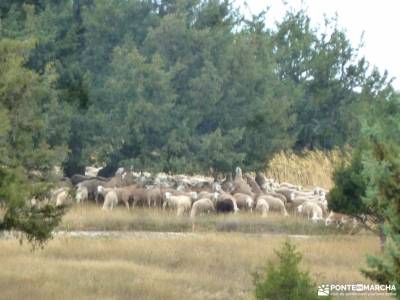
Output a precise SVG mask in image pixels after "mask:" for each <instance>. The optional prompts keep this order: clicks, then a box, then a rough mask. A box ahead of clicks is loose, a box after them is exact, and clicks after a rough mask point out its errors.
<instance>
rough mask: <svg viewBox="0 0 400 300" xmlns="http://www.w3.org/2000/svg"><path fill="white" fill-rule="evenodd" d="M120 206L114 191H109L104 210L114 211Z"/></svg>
mask: <svg viewBox="0 0 400 300" xmlns="http://www.w3.org/2000/svg"><path fill="white" fill-rule="evenodd" d="M117 204H118V195H117V192H116V191H115V190H114V189H111V190H110V191H108V192H107V193H106V195H105V198H104V203H103V208H102V209H103V210H112V209H113V207H114V206H116V205H117Z"/></svg>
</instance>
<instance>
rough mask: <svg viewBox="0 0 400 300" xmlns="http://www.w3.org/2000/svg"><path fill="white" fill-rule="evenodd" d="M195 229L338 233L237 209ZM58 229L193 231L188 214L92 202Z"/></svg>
mask: <svg viewBox="0 0 400 300" xmlns="http://www.w3.org/2000/svg"><path fill="white" fill-rule="evenodd" d="M195 226H196V227H195V229H196V231H208V232H210V231H211V232H220V231H223V232H226V231H238V232H247V233H285V234H307V235H310V234H311V235H312V234H318V235H320V234H338V233H346V230H343V231H338V230H336V229H335V228H328V227H325V226H324V224H323V223H319V224H314V223H312V222H310V221H308V220H305V219H303V218H301V217H298V216H294V215H292V216H290V217H283V216H282V215H276V214H273V213H270V214H269V216H268V218H261V217H260V215H257V214H251V213H246V212H240V213H239V214H237V215H233V214H231V215H210V216H202V217H198V218H196V224H195ZM59 230H113V231H114V230H117V231H121V230H122V231H125V230H130V231H172V232H189V231H192V220H191V219H190V218H189V217H188V216H183V217H176V215H175V212H173V211H169V212H168V211H161V210H158V209H146V208H136V209H134V210H131V211H127V210H126V209H125V208H124V207H122V206H120V207H118V208H116V209H114V210H113V211H112V212H108V211H107V212H105V211H103V210H101V209H100V207H98V206H95V205H90V204H89V205H84V206H79V205H76V206H74V207H72V208H71V209H70V210H69V211H68V213H67V214H66V215H65V216H64V217H63V221H62V224H61V225H60V226H59Z"/></svg>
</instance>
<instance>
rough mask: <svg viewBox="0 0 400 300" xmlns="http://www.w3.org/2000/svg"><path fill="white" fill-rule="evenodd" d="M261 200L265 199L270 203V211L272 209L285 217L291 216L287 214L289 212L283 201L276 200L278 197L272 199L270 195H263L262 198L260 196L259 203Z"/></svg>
mask: <svg viewBox="0 0 400 300" xmlns="http://www.w3.org/2000/svg"><path fill="white" fill-rule="evenodd" d="M260 199H264V200H265V201H266V202H267V203H268V205H269V209H270V210H271V211H277V212H280V213H282V214H283V215H284V216H285V217H286V216H288V215H289V214H288V213H287V211H286V208H285V204H284V203H283V201H282V200H281V199H279V198H276V197H272V196H269V195H261V196H259V197H258V198H257V202H258V201H259V200H260Z"/></svg>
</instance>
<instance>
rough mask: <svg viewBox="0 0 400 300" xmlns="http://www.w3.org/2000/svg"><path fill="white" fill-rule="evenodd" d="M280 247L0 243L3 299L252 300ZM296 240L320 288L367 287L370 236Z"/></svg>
mask: <svg viewBox="0 0 400 300" xmlns="http://www.w3.org/2000/svg"><path fill="white" fill-rule="evenodd" d="M284 240H285V237H284V236H281V235H257V234H243V233H197V234H187V235H184V236H172V237H168V238H162V237H159V236H153V235H149V236H146V235H143V236H141V237H135V238H71V237H56V238H55V239H54V240H52V241H50V242H49V243H48V244H47V245H46V247H45V248H44V250H36V251H34V252H31V247H30V245H28V244H22V246H21V245H20V244H19V242H18V241H17V240H14V239H9V240H6V239H1V240H0V249H1V251H0V265H1V268H0V291H1V293H0V299H58V300H61V299H66V300H67V299H68V300H70V299H93V300H94V299H96V300H98V299H163V300H167V299H176V300H181V299H202V300H203V299H227V300H228V299H229V300H231V299H254V298H253V294H252V293H253V285H252V282H251V278H252V277H251V274H252V272H254V271H256V270H260V268H261V267H262V266H263V265H265V262H266V261H267V260H268V259H274V260H275V259H276V257H275V255H274V252H273V249H278V248H280V247H281V245H282V243H283V241H284ZM293 240H294V241H295V243H296V245H297V246H298V248H299V250H300V251H301V252H302V253H303V255H304V259H303V263H302V267H303V268H304V269H306V270H309V271H310V273H311V275H312V276H313V278H315V279H316V282H317V283H318V284H322V283H357V282H362V283H366V282H367V281H366V279H364V278H363V277H362V275H361V274H360V272H359V268H360V267H361V266H363V265H364V264H365V254H366V253H376V252H377V251H378V248H379V247H378V239H377V238H376V237H374V236H372V235H356V236H345V235H340V236H329V237H322V238H321V237H311V238H307V239H305V238H293ZM357 299H362V298H357ZM365 299H371V298H365Z"/></svg>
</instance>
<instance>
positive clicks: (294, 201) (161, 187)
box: [51, 167, 355, 227]
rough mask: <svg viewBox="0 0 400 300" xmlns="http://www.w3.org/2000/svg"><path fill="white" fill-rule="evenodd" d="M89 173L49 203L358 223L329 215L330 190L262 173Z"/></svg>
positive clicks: (68, 184)
mask: <svg viewBox="0 0 400 300" xmlns="http://www.w3.org/2000/svg"><path fill="white" fill-rule="evenodd" d="M88 171H89V172H87V173H86V174H85V175H74V176H72V177H71V178H70V179H65V180H64V181H62V184H61V185H62V186H61V187H59V188H58V189H55V190H53V191H52V192H51V199H52V200H51V201H53V202H54V203H55V204H56V205H71V204H73V203H74V202H76V203H83V202H86V201H92V202H95V203H98V204H99V205H102V209H103V210H106V211H112V210H113V208H114V207H115V206H117V205H124V206H125V207H126V208H127V209H128V210H130V209H134V208H135V207H138V206H143V207H151V208H159V209H162V210H166V209H169V210H174V211H175V212H176V215H177V216H182V215H188V216H190V217H191V218H193V219H195V218H197V217H199V216H202V215H206V214H218V213H234V214H237V213H240V212H242V211H248V212H250V213H252V214H254V215H255V216H260V217H263V218H266V217H268V213H269V212H275V213H278V214H282V215H283V216H289V215H290V214H292V215H301V216H303V217H304V218H306V219H308V220H310V221H312V222H322V221H325V224H326V225H327V226H329V225H335V226H337V227H340V226H343V225H345V224H350V223H351V222H355V221H354V220H353V219H352V218H350V217H348V216H345V215H342V214H338V213H334V212H328V202H327V194H328V191H327V190H325V189H323V188H321V187H314V188H312V189H308V190H306V189H303V188H302V187H301V186H298V185H294V184H291V183H288V182H282V183H278V182H276V181H275V180H273V179H269V178H267V177H266V176H265V175H264V174H263V173H261V172H258V173H257V174H256V176H252V175H251V174H247V173H246V174H242V170H241V169H240V167H237V168H236V171H235V176H234V177H232V176H228V177H227V178H225V179H224V180H214V178H212V177H205V176H200V175H196V176H187V175H168V174H165V173H158V174H156V175H152V174H150V173H148V172H140V173H136V172H133V171H126V170H124V169H123V168H120V169H118V170H117V172H116V173H115V175H114V176H113V177H111V178H103V177H99V176H97V172H96V169H94V170H92V169H89V170H88ZM71 191H73V192H72V193H71ZM72 195H74V196H72ZM73 198H75V199H73ZM100 203H101V204H100ZM289 213H290V214H289Z"/></svg>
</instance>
